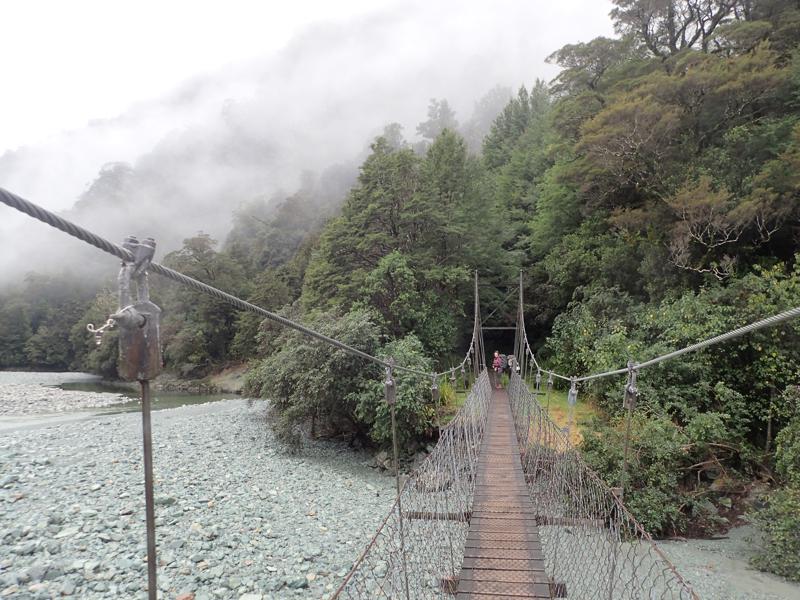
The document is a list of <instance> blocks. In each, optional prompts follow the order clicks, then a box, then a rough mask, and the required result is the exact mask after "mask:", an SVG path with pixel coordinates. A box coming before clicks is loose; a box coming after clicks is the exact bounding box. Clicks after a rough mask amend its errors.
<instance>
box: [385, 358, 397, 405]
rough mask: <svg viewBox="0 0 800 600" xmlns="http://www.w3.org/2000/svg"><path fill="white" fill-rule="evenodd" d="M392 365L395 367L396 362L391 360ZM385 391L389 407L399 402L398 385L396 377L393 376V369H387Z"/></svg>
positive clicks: (389, 367)
mask: <svg viewBox="0 0 800 600" xmlns="http://www.w3.org/2000/svg"><path fill="white" fill-rule="evenodd" d="M389 362H390V364H391V365H394V360H393V359H389ZM383 390H384V394H385V395H386V404H388V405H389V406H392V405H394V403H395V402H397V385H396V384H395V381H394V377H393V376H392V367H391V366H388V367H386V380H385V381H384V382H383Z"/></svg>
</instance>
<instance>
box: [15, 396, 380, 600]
mask: <svg viewBox="0 0 800 600" xmlns="http://www.w3.org/2000/svg"><path fill="white" fill-rule="evenodd" d="M265 409H266V407H265V404H264V403H263V402H256V403H255V404H253V405H252V406H248V403H247V402H246V401H244V400H230V401H224V402H216V403H213V404H205V405H196V406H190V407H184V408H179V409H172V410H164V411H159V412H157V413H154V416H153V434H154V452H155V477H156V502H157V517H158V543H159V564H160V568H159V588H160V590H161V593H162V597H164V598H175V597H177V596H179V595H180V594H191V593H193V594H195V596H194V597H195V598H196V600H203V599H204V598H205V599H211V598H240V597H243V596H246V594H254V595H255V596H253V597H262V596H263V598H293V597H304V598H305V597H309V598H312V597H313V598H320V597H325V596H326V595H329V594H330V593H331V592H332V591H333V590H334V588H335V586H336V585H337V584H338V582H339V581H340V580H341V578H342V577H343V576H344V575H345V574H346V572H347V570H348V569H349V567H350V565H351V563H352V561H353V560H354V559H355V557H356V556H357V555H358V553H359V552H360V550H361V549H362V548H363V546H364V544H365V543H366V542H367V541H368V540H369V538H370V536H371V535H372V534H373V532H374V530H375V528H376V526H377V524H378V523H379V521H380V519H381V518H382V517H383V515H384V513H385V511H386V510H387V509H388V506H389V504H390V502H391V498H392V490H393V480H392V479H391V478H389V477H386V476H385V475H381V474H380V473H379V472H378V471H377V470H374V469H371V468H369V467H366V466H364V464H365V463H367V462H368V461H369V459H370V457H369V455H367V454H363V453H354V452H353V451H351V450H348V449H347V448H346V447H342V446H339V445H336V444H331V443H317V442H314V443H310V444H309V445H308V446H307V447H306V448H305V450H303V451H302V452H301V453H300V454H298V455H287V454H285V453H284V452H283V451H282V450H281V449H280V448H279V447H278V446H277V444H276V443H275V441H274V440H273V438H272V435H271V433H270V432H269V428H268V427H266V426H265V423H264V419H265ZM139 419H140V417H139V415H138V414H136V413H133V414H121V415H114V416H103V417H98V418H92V419H87V420H82V421H77V422H71V423H64V424H58V425H55V426H48V427H40V428H37V429H33V430H26V431H18V432H13V431H12V432H10V433H5V434H2V435H1V436H0V464H2V465H3V472H2V473H3V474H2V476H0V546H2V547H3V548H4V552H3V554H2V556H0V597H13V598H37V599H38V598H53V597H64V596H67V597H75V598H90V599H91V598H110V597H113V598H139V597H142V596H143V591H144V583H145V579H146V574H145V568H146V566H145V555H146V551H145V544H144V501H143V493H142V479H143V474H142V465H141V427H140V422H139Z"/></svg>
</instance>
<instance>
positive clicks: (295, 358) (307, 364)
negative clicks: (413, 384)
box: [245, 310, 381, 443]
mask: <svg viewBox="0 0 800 600" xmlns="http://www.w3.org/2000/svg"><path fill="white" fill-rule="evenodd" d="M287 316H297V315H296V314H295V315H292V313H288V315H287ZM307 323H308V325H309V326H310V327H312V328H314V329H316V330H317V331H320V332H321V333H323V334H325V335H328V336H331V337H333V338H336V339H338V340H340V341H342V342H344V343H346V344H349V345H351V346H353V347H354V348H357V349H359V350H361V351H362V352H366V353H369V354H372V355H374V354H375V353H376V352H377V351H378V349H379V347H380V345H379V344H380V333H379V330H378V327H377V326H376V325H375V322H374V318H373V316H372V315H371V314H370V313H368V312H366V311H363V310H356V311H353V312H350V313H347V314H345V315H341V316H340V315H338V314H336V313H320V314H317V315H314V316H313V317H312V318H311V319H310V320H308V322H307ZM380 377H381V372H380V369H378V368H377V367H375V366H374V364H373V363H369V362H367V361H365V360H363V359H360V358H356V357H353V356H350V355H349V354H346V353H345V352H343V351H341V350H334V349H332V348H331V347H330V346H328V345H327V344H323V343H322V342H319V341H316V340H311V339H309V338H307V337H305V336H303V335H301V334H300V333H299V332H296V331H294V330H283V331H281V332H280V333H279V334H278V336H277V339H275V340H274V343H273V344H272V351H271V352H270V351H268V352H267V355H266V356H265V358H263V359H260V360H258V361H256V362H255V363H254V366H253V368H252V369H251V370H250V371H249V372H248V375H247V381H246V385H245V393H246V394H248V395H252V396H257V397H265V398H268V399H269V400H270V401H271V402H272V403H273V406H274V407H275V409H276V410H277V411H278V414H279V416H280V420H279V421H278V423H277V432H278V434H279V435H280V437H281V438H282V439H284V440H286V441H289V442H292V443H297V442H298V441H299V440H300V438H301V431H302V427H303V426H305V425H306V424H307V423H311V424H312V430H314V432H315V433H316V431H315V430H316V426H317V424H319V425H320V426H321V427H325V428H327V429H329V430H331V431H332V432H334V433H338V432H359V431H361V432H365V433H367V432H369V428H368V426H366V425H365V424H364V423H363V422H362V421H361V419H359V418H358V417H357V416H356V409H357V407H358V405H359V402H360V394H361V393H363V392H364V391H365V390H368V389H371V388H372V384H373V382H374V381H375V380H380Z"/></svg>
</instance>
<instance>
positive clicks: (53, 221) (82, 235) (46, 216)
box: [0, 187, 476, 377]
mask: <svg viewBox="0 0 800 600" xmlns="http://www.w3.org/2000/svg"><path fill="white" fill-rule="evenodd" d="M0 202H2V203H3V204H6V205H8V206H10V207H11V208H15V209H17V210H18V211H20V212H22V213H25V214H26V215H28V216H30V217H33V218H34V219H37V220H39V221H41V222H43V223H45V224H47V225H50V227H54V228H55V229H59V230H60V231H63V232H64V233H66V234H68V235H71V236H72V237H74V238H77V239H79V240H81V241H82V242H86V243H87V244H89V245H91V246H94V247H95V248H97V249H99V250H102V251H103V252H106V253H108V254H111V255H113V256H116V257H117V258H119V259H121V260H123V261H126V262H133V261H134V256H133V254H132V253H131V252H130V251H128V250H126V249H125V248H123V247H122V246H119V245H117V244H114V243H113V242H110V241H108V240H107V239H105V238H102V237H100V236H99V235H97V234H95V233H93V232H91V231H89V230H88V229H85V228H83V227H81V226H79V225H76V224H75V223H72V222H71V221H68V220H67V219H64V218H63V217H60V216H58V215H56V214H55V213H53V212H50V211H49V210H47V209H45V208H42V207H41V206H38V205H36V204H34V203H33V202H30V201H28V200H25V199H24V198H21V197H20V196H18V195H16V194H14V193H12V192H9V191H8V190H6V189H5V188H2V187H0ZM149 269H150V271H151V272H153V273H156V274H158V275H161V276H162V277H166V278H167V279H171V280H173V281H176V282H178V283H182V284H183V285H186V286H188V287H191V288H193V289H195V290H197V291H199V292H203V293H204V294H207V295H209V296H212V297H214V298H217V299H219V300H223V301H225V302H227V303H229V304H231V305H233V306H235V307H236V308H238V309H240V310H247V311H250V312H254V313H256V314H258V315H261V316H263V317H264V318H266V319H269V320H270V321H274V322H276V323H278V324H280V325H283V326H284V327H288V328H290V329H294V330H295V331H298V332H300V333H301V334H303V335H305V336H308V337H311V338H314V339H317V340H319V341H321V342H324V343H326V344H329V345H330V346H334V347H335V348H338V349H339V350H342V351H344V352H347V353H348V354H351V355H353V356H358V357H360V358H363V359H365V360H369V361H371V362H373V363H375V364H378V365H380V366H382V367H384V368H387V367H390V368H392V369H393V370H395V371H402V372H405V373H409V374H412V375H419V376H422V377H431V373H426V372H424V371H420V370H418V369H413V368H410V367H404V366H402V365H396V364H393V363H390V362H389V361H386V360H383V359H381V358H378V357H377V356H372V355H371V354H367V353H366V352H363V351H361V350H359V349H357V348H353V347H352V346H350V345H348V344H345V343H344V342H340V341H339V340H337V339H334V338H332V337H330V336H327V335H325V334H324V333H320V332H318V331H315V330H313V329H311V328H310V327H307V326H305V325H303V324H301V323H297V322H296V321H292V320H291V319H287V318H286V317H282V316H281V315H279V314H276V313H274V312H271V311H268V310H266V309H265V308H261V307H260V306H257V305H255V304H253V303H251V302H248V301H246V300H242V299H241V298H238V297H236V296H234V295H232V294H229V293H227V292H223V291H222V290H220V289H217V288H215V287H213V286H211V285H208V284H207V283H203V282H202V281H199V280H197V279H194V278H193V277H189V276H188V275H184V274H183V273H180V272H178V271H175V270H173V269H170V268H169V267H165V266H164V265H161V264H159V263H155V262H154V263H150V265H149ZM475 333H476V332H475V331H474V330H473V332H472V340H473V341H474V340H475ZM471 345H472V342H470V346H471ZM468 357H469V350H467V354H466V356H465V357H464V360H462V361H461V363H460V364H458V365H457V366H456V367H455V368H456V369H460V368H461V367H462V366H463V365H465V364H466V362H467V358H468ZM449 372H450V369H447V370H445V371H442V372H441V373H434V374H433V375H434V376H435V377H442V376H444V375H446V374H448V373H449Z"/></svg>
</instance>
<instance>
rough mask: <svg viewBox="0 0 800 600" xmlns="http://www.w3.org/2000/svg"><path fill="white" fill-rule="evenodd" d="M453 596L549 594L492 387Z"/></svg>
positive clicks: (500, 398) (504, 401)
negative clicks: (465, 537) (462, 558)
mask: <svg viewBox="0 0 800 600" xmlns="http://www.w3.org/2000/svg"><path fill="white" fill-rule="evenodd" d="M483 435H484V437H483V444H482V446H481V453H480V456H479V458H478V473H477V480H476V483H475V498H474V502H473V506H472V517H471V519H470V525H469V532H468V533H467V542H466V545H465V547H464V563H463V565H462V568H461V573H460V575H459V578H458V589H457V598H458V600H466V599H467V598H469V599H471V600H489V599H490V598H491V599H494V600H523V599H539V598H550V597H551V595H550V585H549V583H548V579H547V576H546V574H545V569H544V556H543V555H542V544H541V542H540V541H539V530H538V526H537V523H536V516H535V511H534V508H533V504H532V503H531V500H530V497H529V495H528V489H527V486H526V485H525V478H524V475H523V472H522V463H521V462H520V457H519V444H518V442H517V434H516V432H515V431H514V419H513V416H512V414H511V406H510V404H509V401H508V394H507V393H506V391H505V390H494V393H493V394H492V402H491V406H490V408H489V420H488V422H487V425H486V431H485V432H484V434H483Z"/></svg>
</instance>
